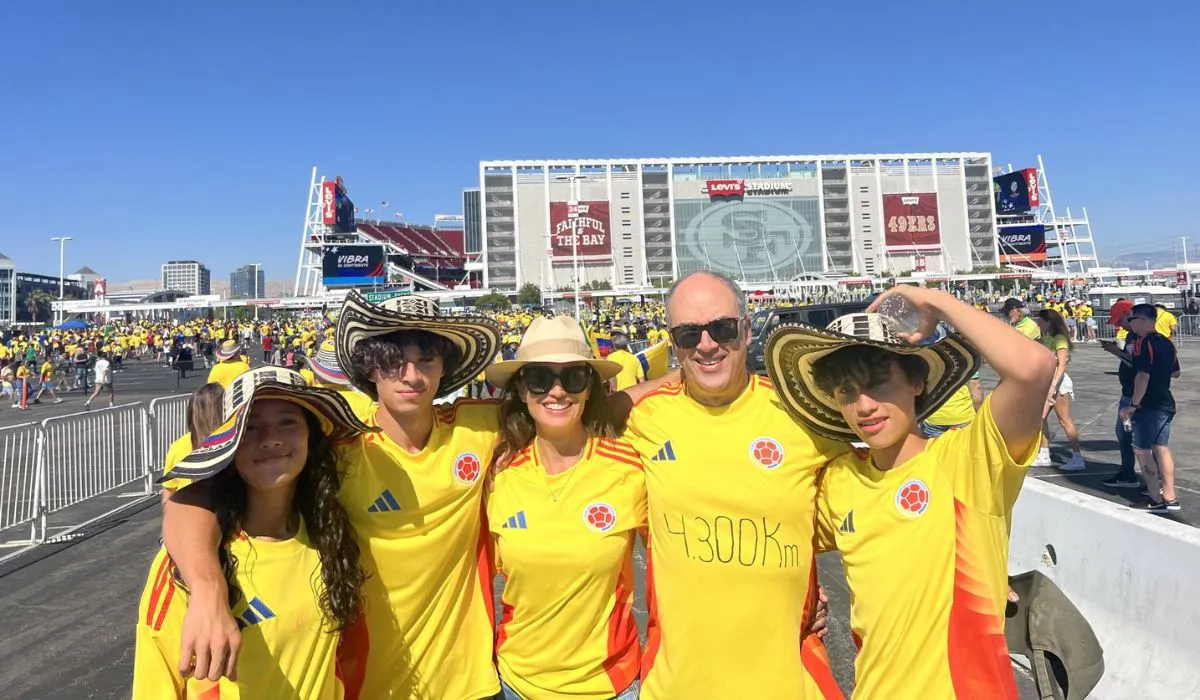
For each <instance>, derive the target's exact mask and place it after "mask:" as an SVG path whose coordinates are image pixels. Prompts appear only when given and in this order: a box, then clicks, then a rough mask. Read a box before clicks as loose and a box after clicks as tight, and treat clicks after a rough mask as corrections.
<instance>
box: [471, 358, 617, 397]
mask: <svg viewBox="0 0 1200 700" xmlns="http://www.w3.org/2000/svg"><path fill="white" fill-rule="evenodd" d="M580 362H582V363H584V364H586V365H587V366H589V367H591V368H592V370H593V371H594V372H595V373H596V374H598V375H600V379H602V380H603V381H608V380H609V379H612V378H613V377H615V376H617V375H618V374H620V373H621V370H623V369H625V368H624V367H623V366H621V365H620V364H618V363H616V362H613V361H612V360H596V359H591V358H587V357H580V356H579V355H547V356H545V357H539V358H538V359H536V360H504V361H503V362H496V363H493V364H491V365H488V368H487V369H486V370H485V371H484V377H485V378H487V380H488V382H489V383H490V384H491V385H492V386H497V387H500V388H501V389H507V388H508V385H509V383H510V382H512V379H513V377H515V376H516V375H517V372H520V371H521V369H522V368H524V367H525V366H526V365H558V364H562V365H568V364H577V363H580Z"/></svg>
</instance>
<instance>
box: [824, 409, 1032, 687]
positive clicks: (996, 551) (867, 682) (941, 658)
mask: <svg viewBox="0 0 1200 700" xmlns="http://www.w3.org/2000/svg"><path fill="white" fill-rule="evenodd" d="M991 405H992V404H991V397H990V396H989V397H988V398H987V399H986V400H985V401H984V402H983V405H982V406H980V408H979V414H978V415H977V416H976V418H975V420H974V421H972V422H971V423H970V424H968V425H967V426H966V427H963V428H957V429H954V430H950V431H949V432H947V433H945V434H944V435H942V436H941V437H937V438H934V439H932V440H930V441H929V442H928V443H926V445H925V451H924V452H922V453H920V454H919V455H917V456H915V457H913V458H912V459H910V460H908V461H907V462H905V463H904V464H902V465H899V466H897V467H895V468H893V469H890V470H888V471H886V472H881V471H879V470H878V469H875V467H874V466H873V465H872V464H871V461H870V458H869V457H867V456H866V453H863V455H858V454H853V453H852V454H848V455H846V456H844V457H841V458H839V459H838V460H837V461H836V462H835V463H834V464H832V465H830V467H829V469H828V470H827V471H826V472H825V474H824V477H823V479H822V486H821V498H820V500H819V502H818V514H817V519H818V525H817V527H818V537H819V539H820V540H821V541H823V543H828V542H830V541H832V542H836V546H837V549H838V550H839V551H841V553H842V561H843V563H844V566H845V570H846V581H847V583H849V585H850V591H851V594H852V597H851V606H850V626H851V629H852V630H853V632H854V635H855V637H856V641H857V642H858V643H859V645H860V647H861V649H860V652H859V655H858V659H857V661H856V663H855V677H856V683H855V696H856V697H862V698H923V699H926V698H927V699H928V700H939V699H942V698H970V699H971V700H989V699H990V698H1016V697H1017V689H1016V685H1015V682H1014V680H1013V672H1012V667H1011V665H1010V663H1009V657H1008V647H1007V645H1006V643H1005V640H1004V607H1005V603H1006V601H1007V593H1008V529H1009V521H1008V519H1009V516H1010V515H1011V512H1012V506H1013V503H1014V502H1015V501H1016V499H1017V494H1018V493H1019V492H1020V490H1021V483H1022V481H1023V480H1024V478H1025V471H1026V468H1027V467H1028V465H1029V462H1030V461H1031V460H1032V459H1033V457H1034V455H1036V453H1037V449H1038V441H1037V440H1036V439H1035V440H1034V441H1033V442H1032V443H1031V446H1030V448H1029V454H1027V455H1025V457H1024V458H1023V459H1022V460H1020V461H1017V462H1014V461H1013V460H1012V458H1011V457H1010V456H1009V454H1008V448H1007V447H1005V445H1004V438H1003V437H1002V436H1001V435H1000V431H999V429H998V428H997V427H996V423H995V420H994V419H993V418H992V409H991Z"/></svg>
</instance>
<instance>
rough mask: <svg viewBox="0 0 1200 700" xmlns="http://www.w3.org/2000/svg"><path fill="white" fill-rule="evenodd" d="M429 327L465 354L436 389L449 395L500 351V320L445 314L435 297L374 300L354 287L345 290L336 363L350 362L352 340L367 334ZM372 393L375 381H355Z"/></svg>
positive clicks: (361, 338) (360, 387)
mask: <svg viewBox="0 0 1200 700" xmlns="http://www.w3.org/2000/svg"><path fill="white" fill-rule="evenodd" d="M408 330H411V331H426V332H429V333H435V334H437V335H440V336H442V337H444V338H447V339H448V340H450V342H452V343H454V344H455V345H457V346H458V349H459V351H460V352H461V354H462V360H461V361H460V362H459V364H458V367H456V368H454V371H452V372H450V373H449V374H447V375H446V376H445V377H443V378H442V382H441V385H440V386H439V387H438V392H437V395H438V396H439V397H440V396H447V395H449V394H453V393H454V392H455V391H458V390H459V389H460V388H462V387H464V386H466V385H467V383H469V382H470V381H471V380H472V379H474V378H475V377H476V376H477V375H478V374H479V373H480V372H482V371H483V369H484V368H485V367H487V366H488V364H490V363H491V361H492V360H493V359H495V357H496V353H498V352H499V351H500V326H498V325H497V324H496V322H495V321H492V320H491V319H489V318H485V317H483V316H443V315H442V314H441V313H440V312H439V310H438V304H437V302H436V301H434V300H433V299H429V298H427V297H423V296H417V295H413V296H406V297H397V298H395V299H388V300H387V301H384V302H383V303H381V304H372V303H371V302H369V301H367V300H366V299H365V298H364V297H363V296H362V295H361V294H359V293H358V292H356V291H353V290H352V291H350V292H349V293H347V294H346V301H345V303H344V304H343V305H342V311H341V313H340V314H338V323H337V333H336V334H335V336H334V341H333V344H334V347H335V348H336V350H337V362H338V366H340V367H341V368H342V369H348V368H349V367H350V357H351V353H352V352H353V351H354V346H355V345H357V344H358V343H359V342H360V341H362V340H364V339H366V338H373V337H376V336H380V335H387V334H388V333H395V332H396V331H408ZM356 387H357V388H358V389H360V390H362V391H365V392H368V393H370V391H371V387H365V386H357V385H356Z"/></svg>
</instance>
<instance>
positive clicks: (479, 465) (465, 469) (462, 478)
mask: <svg viewBox="0 0 1200 700" xmlns="http://www.w3.org/2000/svg"><path fill="white" fill-rule="evenodd" d="M482 473H483V462H482V461H480V459H479V457H478V456H477V455H476V454H475V453H474V452H463V453H462V454H460V455H459V456H458V457H456V458H455V459H454V479H455V480H456V481H458V483H460V484H466V485H468V486H470V485H471V484H473V483H475V482H476V481H479V475H480V474H482Z"/></svg>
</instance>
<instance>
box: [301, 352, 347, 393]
mask: <svg viewBox="0 0 1200 700" xmlns="http://www.w3.org/2000/svg"><path fill="white" fill-rule="evenodd" d="M321 355H322V353H317V354H316V355H314V356H312V357H310V358H308V366H309V369H311V370H312V373H313V375H315V376H316V378H317V379H318V380H320V382H321V383H322V384H333V385H335V386H350V377H349V376H348V375H347V374H346V373H345V372H343V371H342V368H341V367H338V366H334V365H328V364H325V363H323V362H321Z"/></svg>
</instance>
